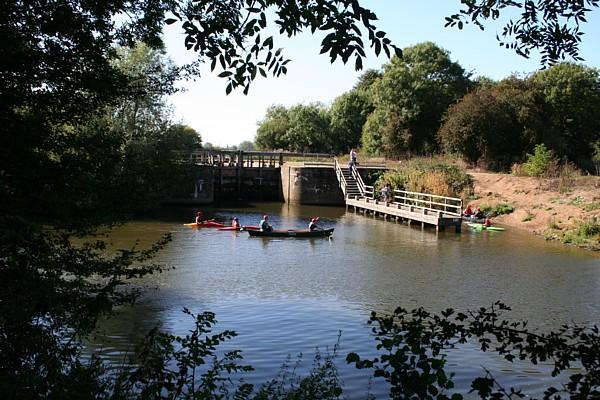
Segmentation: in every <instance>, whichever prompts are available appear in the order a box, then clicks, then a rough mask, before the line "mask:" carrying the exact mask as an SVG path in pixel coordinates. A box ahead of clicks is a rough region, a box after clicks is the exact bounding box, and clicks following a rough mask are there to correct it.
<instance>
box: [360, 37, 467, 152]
mask: <svg viewBox="0 0 600 400" xmlns="http://www.w3.org/2000/svg"><path fill="white" fill-rule="evenodd" d="M469 85H470V83H469V74H468V73H466V72H465V70H464V69H463V68H462V67H461V66H460V65H459V64H458V63H456V62H453V61H451V60H450V56H449V53H448V52H447V51H446V50H443V49H441V48H439V47H437V46H436V45H435V44H434V43H431V42H426V43H421V44H418V45H416V46H413V47H409V48H406V49H404V56H403V58H402V59H400V58H397V57H394V58H392V60H391V62H390V63H389V64H387V65H385V67H384V72H383V76H382V77H381V78H380V79H378V80H377V81H376V82H375V83H374V84H373V87H372V91H371V93H372V96H373V102H374V105H375V109H376V111H377V112H378V113H379V114H380V115H383V114H387V115H388V116H394V120H393V121H392V122H391V124H390V121H389V120H387V119H379V118H377V119H376V118H373V119H371V121H372V123H373V122H374V121H380V122H382V123H383V124H385V125H379V126H373V124H372V123H371V124H370V126H369V129H370V131H371V133H370V134H371V135H373V134H377V135H379V136H380V137H381V138H382V139H383V140H382V143H381V144H382V145H384V148H382V149H380V152H384V153H386V154H390V155H391V154H394V155H398V154H400V153H404V152H409V153H427V152H432V151H434V150H436V149H437V143H436V140H435V135H436V132H437V130H438V128H439V126H440V122H441V118H442V115H443V114H444V113H445V112H446V110H447V108H448V106H449V105H450V104H452V103H454V102H455V101H456V100H458V99H459V98H461V97H462V96H463V95H464V94H465V93H466V92H467V89H468V88H469ZM384 110H385V111H384ZM382 113H383V114H382ZM363 137H364V135H363Z"/></svg>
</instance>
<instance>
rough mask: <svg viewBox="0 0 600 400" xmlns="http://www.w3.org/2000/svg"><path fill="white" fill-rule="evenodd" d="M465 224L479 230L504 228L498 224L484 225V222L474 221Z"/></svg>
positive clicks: (501, 229) (499, 229) (500, 229)
mask: <svg viewBox="0 0 600 400" xmlns="http://www.w3.org/2000/svg"><path fill="white" fill-rule="evenodd" d="M467 225H469V227H471V228H473V229H477V230H480V231H483V230H486V231H503V230H504V228H501V227H499V226H485V225H484V224H477V223H474V222H471V223H468V224H467Z"/></svg>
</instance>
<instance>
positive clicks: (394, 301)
mask: <svg viewBox="0 0 600 400" xmlns="http://www.w3.org/2000/svg"><path fill="white" fill-rule="evenodd" d="M203 211H204V213H205V215H206V216H208V217H214V218H216V219H217V220H221V221H224V222H226V223H229V221H230V219H231V218H232V217H233V216H238V217H239V219H240V221H241V223H242V224H245V225H257V224H258V221H259V220H260V218H261V216H262V214H263V213H268V214H269V216H270V223H271V224H272V225H274V226H275V227H276V228H304V227H306V226H307V225H308V220H309V218H310V217H311V216H317V215H318V216H319V217H320V222H321V226H323V227H334V228H335V233H334V235H333V238H332V239H326V238H318V239H267V238H250V237H249V236H248V234H247V233H245V232H230V231H217V230H215V229H210V228H203V229H191V228H188V227H185V226H183V222H191V220H192V210H191V209H173V210H170V212H169V213H167V214H166V215H162V216H161V217H160V218H156V219H152V220H151V221H138V222H133V223H129V224H127V225H125V226H123V227H120V228H118V229H116V230H115V231H114V232H113V234H112V236H111V240H112V241H113V244H114V245H115V246H117V247H128V246H130V245H132V244H133V243H134V242H135V241H136V240H139V241H140V243H141V244H142V245H148V244H150V243H152V242H153V241H155V240H157V239H158V238H159V237H160V236H161V235H163V234H164V233H167V232H170V233H172V235H173V241H172V242H171V243H170V244H169V245H168V247H167V248H166V249H165V250H163V251H162V252H161V254H160V256H159V258H158V261H160V262H164V263H167V264H169V265H172V266H174V267H175V269H173V270H169V271H166V272H164V273H162V274H159V275H154V276H149V277H147V278H144V280H143V285H144V286H146V287H147V288H148V290H147V291H146V293H145V295H144V296H143V298H142V299H141V301H140V302H139V303H138V304H136V305H135V306H134V307H131V308H126V309H122V310H120V311H119V312H118V313H117V315H116V316H115V317H113V318H111V319H108V320H105V321H102V323H101V327H100V330H99V332H100V333H101V334H102V335H105V336H99V337H98V338H96V339H94V341H93V343H92V346H95V347H96V348H97V349H100V350H101V351H102V353H103V354H105V355H106V356H107V357H109V358H110V357H114V358H115V359H120V357H121V355H122V354H123V353H124V352H127V351H130V350H131V349H132V348H133V343H134V342H135V341H136V340H137V339H139V338H140V337H142V336H143V335H144V334H145V333H146V332H147V331H149V330H150V329H151V328H153V327H155V326H160V327H161V328H162V329H164V330H166V331H168V332H171V333H175V334H182V335H183V334H186V333H187V330H188V329H189V328H190V327H191V323H192V321H191V320H190V317H188V316H186V315H184V314H183V313H182V312H181V310H182V309H183V307H187V308H189V309H191V310H192V311H194V312H200V311H203V310H210V311H213V312H215V313H216V315H217V319H218V321H219V323H218V325H217V327H216V330H218V331H220V330H224V329H233V330H235V331H236V332H237V333H238V334H239V336H238V337H236V338H235V339H234V340H233V341H232V342H231V343H229V344H227V346H230V348H235V349H241V350H242V351H243V355H244V361H245V362H246V363H248V364H251V365H253V366H254V367H255V368H256V371H255V372H254V373H252V377H251V378H250V379H248V380H249V381H250V382H252V383H261V382H265V381H267V380H269V379H272V378H274V377H275V376H276V374H277V372H278V370H279V367H280V365H281V363H283V362H284V361H285V360H286V357H288V356H290V357H291V360H292V363H293V362H294V361H295V360H296V359H297V357H298V355H299V354H302V355H303V356H302V358H303V361H302V364H301V367H300V370H303V369H307V368H310V366H311V363H312V357H313V355H314V354H315V349H316V348H318V349H319V350H320V351H321V353H325V352H326V351H327V349H329V350H331V349H332V347H333V345H334V344H336V342H337V341H338V335H340V332H341V336H340V338H339V343H340V348H339V355H340V356H339V357H338V359H337V365H338V367H339V369H340V374H341V377H342V381H343V383H344V393H345V395H346V396H348V398H353V399H354V398H365V395H366V393H367V391H368V392H370V393H372V394H373V395H375V397H377V398H385V397H386V387H385V385H383V384H382V383H381V382H379V381H377V380H375V381H372V382H369V379H368V372H365V371H360V370H356V369H355V368H354V367H353V366H347V365H345V361H344V358H345V355H346V354H347V353H348V352H351V351H354V352H358V353H359V354H360V355H361V356H373V355H374V354H375V342H374V340H373V338H372V337H371V336H370V328H369V327H368V326H367V323H366V322H367V320H368V318H369V314H370V312H371V311H378V312H385V311H390V310H393V309H394V308H396V307H397V306H402V307H405V308H409V309H411V308H414V307H418V306H423V307H425V308H426V309H427V310H429V311H433V312H439V311H441V310H443V309H446V308H448V307H453V308H455V309H457V310H461V311H465V310H467V309H474V308H478V307H480V306H490V305H491V304H492V303H493V302H494V301H496V300H500V301H502V302H504V303H506V304H508V305H510V306H511V307H512V308H513V311H511V313H510V314H507V315H506V317H507V318H511V319H518V320H528V321H529V323H530V326H531V327H533V328H535V329H540V330H543V331H548V330H551V329H556V328H558V327H559V325H560V324H561V323H565V322H578V323H583V324H593V323H597V322H599V320H600V257H599V255H598V254H595V253H591V252H588V251H584V250H579V249H576V248H571V247H565V246H563V245H561V244H556V243H550V242H545V241H544V240H542V239H540V238H537V237H533V236H532V235H531V234H528V233H525V232H521V231H518V230H515V229H507V230H506V231H504V232H485V231H484V232H481V231H470V230H469V229H463V232H462V233H459V234H457V233H455V232H454V230H453V229H450V230H448V231H446V232H440V233H439V234H436V232H435V231H434V230H432V229H425V230H421V229H420V226H411V227H408V226H406V225H405V224H397V223H395V222H389V221H384V220H382V219H380V218H373V217H365V216H363V215H361V214H355V213H353V212H351V211H346V210H345V209H344V208H337V207H308V206H295V205H288V204H280V203H262V204H255V205H253V206H248V207H244V208H235V207H232V208H221V209H212V210H211V209H205V210H203ZM483 366H485V367H486V368H488V369H492V370H493V371H495V374H494V376H495V377H496V378H497V379H499V380H500V381H501V382H502V384H503V385H505V386H506V387H510V386H518V387H521V388H523V389H524V390H525V391H526V392H527V393H534V394H540V393H541V392H542V391H543V388H544V387H545V386H547V385H548V384H549V383H555V382H556V380H553V379H552V378H550V377H549V374H548V366H544V365H541V366H531V365H523V364H509V363H506V362H504V361H502V360H501V359H499V358H498V357H496V356H494V355H491V354H487V353H486V354H482V353H480V352H477V351H474V350H473V349H472V348H470V347H469V346H464V347H462V348H461V349H458V350H455V351H452V352H451V353H450V355H449V368H450V370H452V371H453V372H455V373H456V377H455V382H456V383H457V386H458V388H461V390H462V391H463V392H464V393H466V392H468V387H469V384H470V380H471V379H472V378H473V377H474V376H483V375H484V372H483V369H482V367H483ZM467 397H469V396H468V395H467Z"/></svg>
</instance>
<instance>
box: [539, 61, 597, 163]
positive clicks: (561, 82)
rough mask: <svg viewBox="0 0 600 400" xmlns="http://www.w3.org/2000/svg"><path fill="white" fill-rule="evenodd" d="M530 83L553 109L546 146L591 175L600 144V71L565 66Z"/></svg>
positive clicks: (545, 73)
mask: <svg viewBox="0 0 600 400" xmlns="http://www.w3.org/2000/svg"><path fill="white" fill-rule="evenodd" d="M530 79H531V81H532V82H533V83H534V84H535V85H536V86H537V88H538V90H539V91H540V93H541V95H542V96H543V98H544V100H545V101H546V103H547V104H548V106H549V113H548V120H549V122H550V125H551V129H549V130H548V131H547V136H549V137H548V139H545V140H544V142H545V143H546V144H547V145H548V146H549V148H550V149H551V150H553V151H554V152H555V154H557V155H559V156H566V157H567V158H568V159H569V160H570V161H571V162H574V163H575V164H577V165H579V166H581V167H584V168H586V169H588V170H590V171H591V170H592V169H593V166H592V151H593V149H592V143H594V142H596V141H598V140H600V119H599V118H598V110H599V109H600V71H598V70H597V69H596V68H590V67H586V66H583V65H578V64H573V63H561V64H557V65H554V66H552V67H551V68H548V69H546V70H543V71H539V72H537V73H535V74H534V75H532V76H531V78H530ZM532 149H533V148H530V149H528V150H532Z"/></svg>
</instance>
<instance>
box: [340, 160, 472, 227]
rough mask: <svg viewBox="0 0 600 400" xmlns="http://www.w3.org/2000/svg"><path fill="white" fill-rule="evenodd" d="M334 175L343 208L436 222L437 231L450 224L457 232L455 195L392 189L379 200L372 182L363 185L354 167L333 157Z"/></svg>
mask: <svg viewBox="0 0 600 400" xmlns="http://www.w3.org/2000/svg"><path fill="white" fill-rule="evenodd" d="M334 167H335V172H336V176H337V178H338V181H339V183H340V188H341V189H342V192H343V193H344V197H345V199H346V209H349V208H350V207H353V208H354V211H355V212H362V213H363V214H365V215H368V214H371V215H373V216H377V215H381V216H382V217H383V218H384V219H388V218H393V219H395V220H396V221H397V222H402V221H406V222H407V223H408V225H410V224H412V223H420V224H421V228H424V227H425V226H426V225H433V226H435V229H436V231H440V230H444V229H445V228H446V227H448V226H453V227H455V229H456V232H460V228H461V224H462V215H461V213H462V206H463V204H462V200H461V199H459V198H455V197H446V196H437V195H433V194H427V193H416V192H407V191H404V190H394V191H393V193H392V196H391V199H389V200H390V201H382V200H378V199H377V198H376V197H377V196H376V195H375V191H374V188H373V186H369V185H365V184H364V182H363V179H362V177H361V175H360V173H359V172H358V170H357V168H355V167H343V166H341V165H340V163H339V162H338V161H337V159H336V160H335V161H334Z"/></svg>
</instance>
